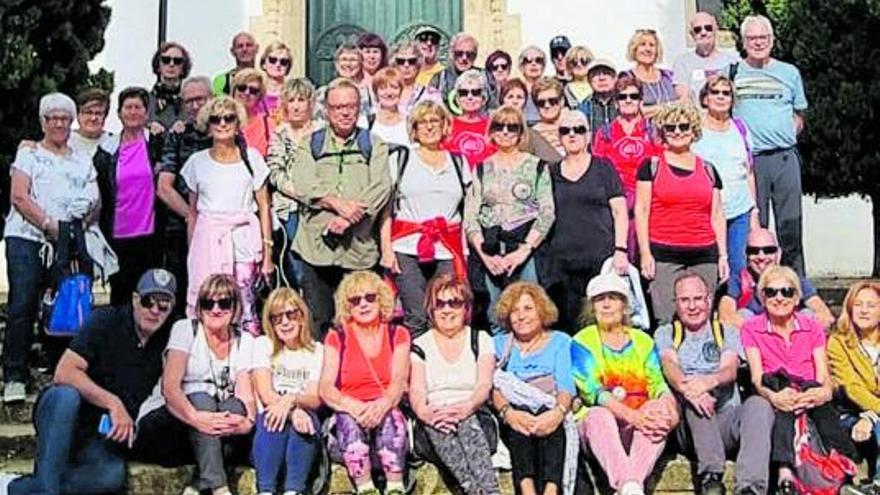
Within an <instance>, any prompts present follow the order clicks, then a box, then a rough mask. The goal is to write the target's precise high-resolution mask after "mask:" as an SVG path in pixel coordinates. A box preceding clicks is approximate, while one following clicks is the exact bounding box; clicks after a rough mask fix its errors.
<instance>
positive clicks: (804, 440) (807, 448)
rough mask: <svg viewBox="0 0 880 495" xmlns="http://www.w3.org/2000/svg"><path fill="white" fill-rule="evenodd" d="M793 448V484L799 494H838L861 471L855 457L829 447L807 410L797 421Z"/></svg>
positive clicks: (795, 422) (795, 421)
mask: <svg viewBox="0 0 880 495" xmlns="http://www.w3.org/2000/svg"><path fill="white" fill-rule="evenodd" d="M794 451H795V465H794V474H795V479H794V484H795V488H796V489H797V490H798V492H799V493H805V494H809V495H836V494H837V493H838V491H839V490H840V487H841V486H842V485H843V484H844V483H845V482H846V480H847V479H848V478H850V477H853V476H855V475H856V473H857V472H858V467H857V466H856V464H855V463H854V462H853V461H852V460H850V459H849V458H847V457H846V456H844V455H842V454H840V453H839V452H837V451H836V450H833V449H832V450H831V451H829V450H828V448H827V447H826V446H825V444H824V443H823V442H822V437H821V436H819V431H818V430H817V429H816V425H815V424H814V423H813V421H811V420H810V419H809V417H808V416H807V415H806V414H805V413H801V414H799V415H798V416H797V417H796V418H795V420H794Z"/></svg>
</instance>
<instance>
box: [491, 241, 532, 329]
mask: <svg viewBox="0 0 880 495" xmlns="http://www.w3.org/2000/svg"><path fill="white" fill-rule="evenodd" d="M504 279H505V280H503V281H502V280H499V278H497V277H493V276H492V275H490V274H489V271H488V270H486V289H488V291H489V323H490V326H491V327H492V328H491V331H492V335H495V334H498V333H501V331H502V330H503V329H502V328H501V323H499V322H498V318H497V317H496V316H495V309H496V308H497V306H498V299H499V298H500V297H501V291H503V290H504V287H505V286H506V284H510V283H512V282H517V281H520V280H522V281H524V282H535V283H537V282H538V271H537V270H536V268H535V257H534V256H531V257H529V259H527V260H526V262H525V263H523V264H522V265H521V266H520V267H519V268H517V269H516V270H515V271H514V272H513V274H512V275H511V276H510V277H504Z"/></svg>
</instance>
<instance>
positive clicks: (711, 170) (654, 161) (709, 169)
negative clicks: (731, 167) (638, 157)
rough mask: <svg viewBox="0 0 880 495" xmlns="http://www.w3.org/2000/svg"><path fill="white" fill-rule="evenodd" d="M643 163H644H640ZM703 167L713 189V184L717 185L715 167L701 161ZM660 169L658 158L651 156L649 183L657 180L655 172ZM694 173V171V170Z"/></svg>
mask: <svg viewBox="0 0 880 495" xmlns="http://www.w3.org/2000/svg"><path fill="white" fill-rule="evenodd" d="M642 163H644V162H642ZM703 166H704V167H706V175H708V176H709V180H710V181H711V182H712V187H715V184H717V183H718V172H717V171H716V170H715V167H714V166H713V165H712V164H711V163H709V162H707V161H706V160H703ZM659 169H660V157H659V156H652V157H651V181H652V182H653V181H654V179H656V178H657V171H658V170H659ZM694 171H696V170H694Z"/></svg>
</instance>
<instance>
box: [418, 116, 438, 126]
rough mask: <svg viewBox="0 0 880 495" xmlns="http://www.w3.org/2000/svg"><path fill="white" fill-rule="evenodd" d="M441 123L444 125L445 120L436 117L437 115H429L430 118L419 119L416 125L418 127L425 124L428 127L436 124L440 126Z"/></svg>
mask: <svg viewBox="0 0 880 495" xmlns="http://www.w3.org/2000/svg"><path fill="white" fill-rule="evenodd" d="M440 125H443V121H442V120H440V119H438V118H435V117H428V118H426V119H424V120H419V121H417V122H416V126H418V127H422V126H425V127H428V126H434V127H437V126H440Z"/></svg>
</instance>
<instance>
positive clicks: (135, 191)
mask: <svg viewBox="0 0 880 495" xmlns="http://www.w3.org/2000/svg"><path fill="white" fill-rule="evenodd" d="M155 196H156V188H155V186H154V184H153V169H152V168H151V167H150V158H149V156H148V155H147V140H146V139H138V140H137V141H132V142H130V143H126V144H124V145H121V146H120V147H119V159H118V160H117V161H116V205H115V210H114V211H115V216H114V219H113V237H114V238H117V239H122V238H126V237H137V236H141V235H149V234H152V233H153V227H154V223H155V212H154V210H153V199H154V198H155Z"/></svg>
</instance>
